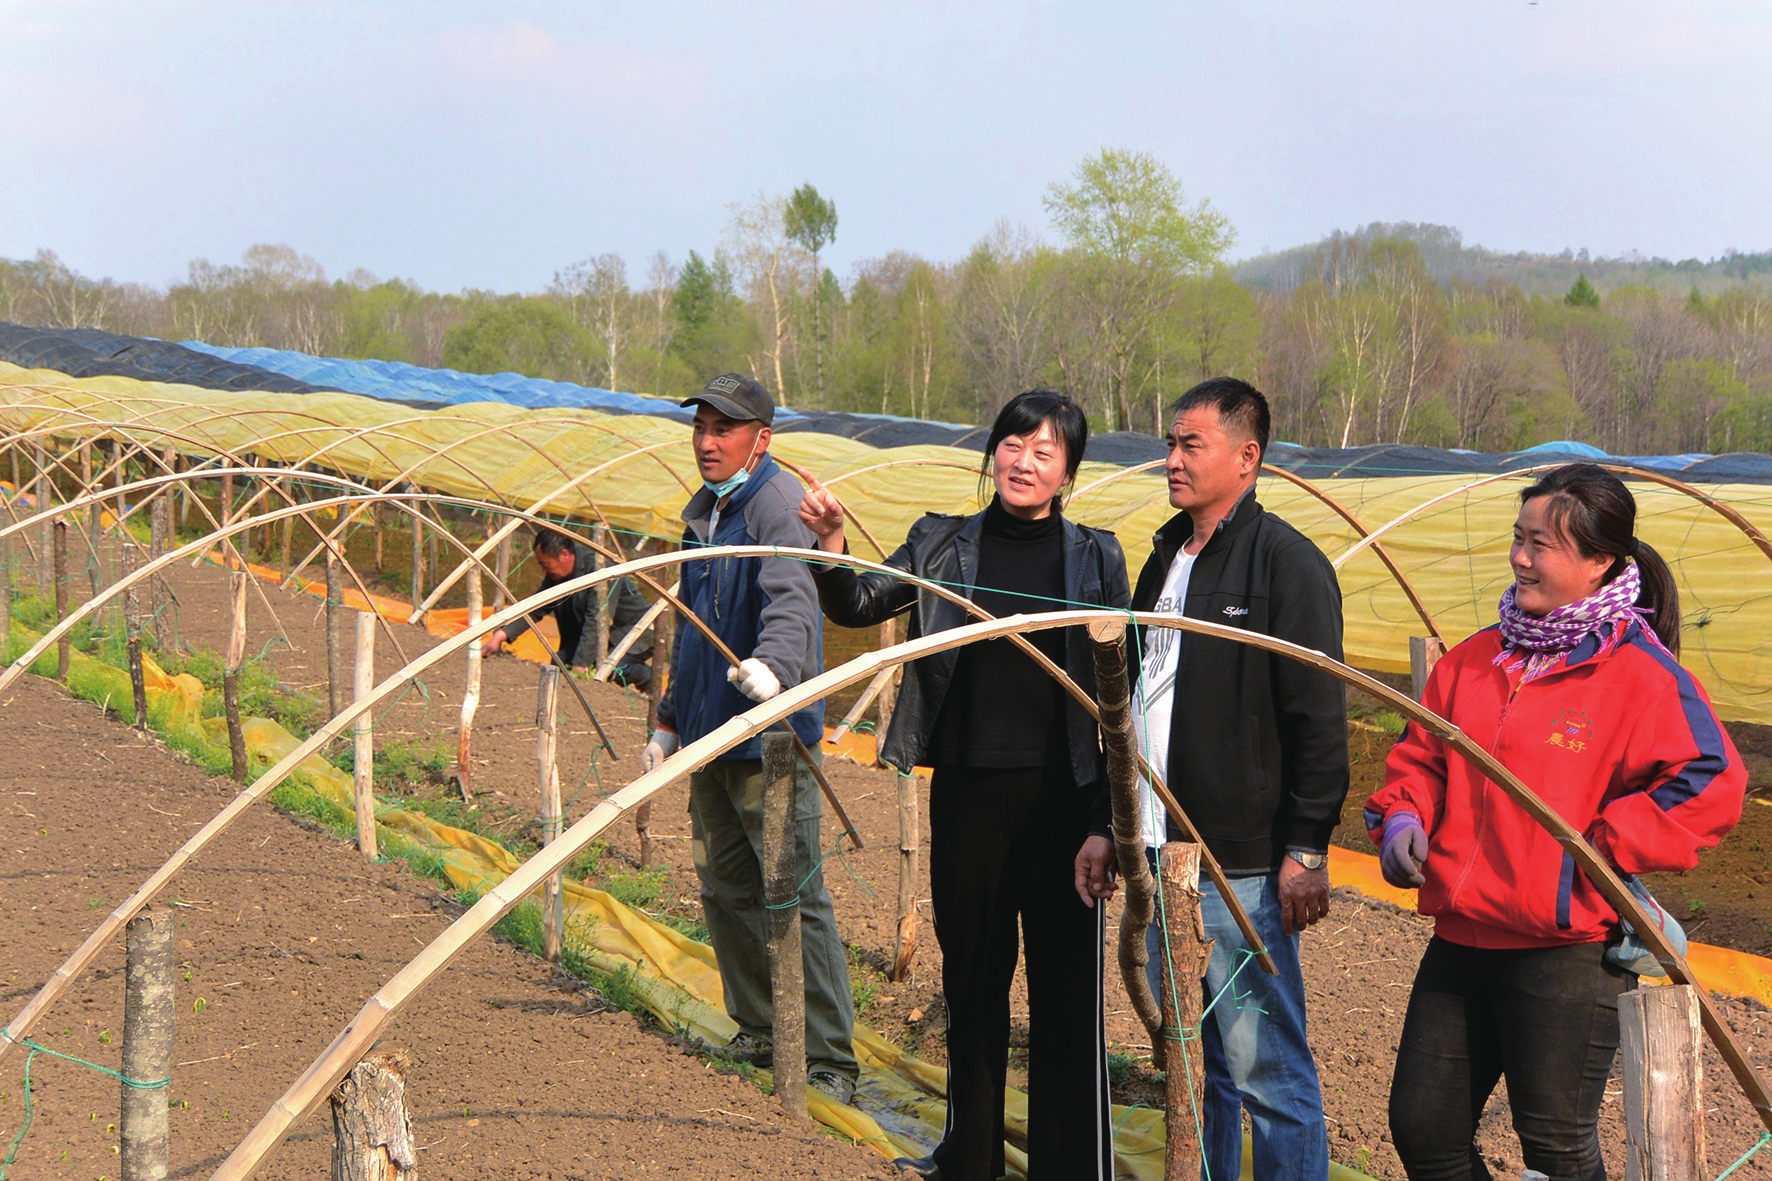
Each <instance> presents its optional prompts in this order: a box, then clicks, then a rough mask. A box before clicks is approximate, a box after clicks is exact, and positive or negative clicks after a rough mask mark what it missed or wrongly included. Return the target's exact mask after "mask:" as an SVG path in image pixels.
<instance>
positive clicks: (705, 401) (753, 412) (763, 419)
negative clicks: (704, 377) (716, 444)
mask: <svg viewBox="0 0 1772 1181" xmlns="http://www.w3.org/2000/svg"><path fill="white" fill-rule="evenodd" d="M698 402H699V403H701V404H702V405H704V406H711V407H713V408H714V409H715V410H718V411H719V412H720V413H721V414H724V415H725V416H726V417H727V418H735V419H738V420H739V421H740V422H744V421H747V420H750V419H756V420H757V421H758V422H760V423H762V424H763V425H764V426H769V425H771V424H772V423H773V422H774V421H775V399H773V398H771V397H770V396H769V391H768V390H766V389H764V388H763V383H762V382H760V381H758V380H757V379H756V378H754V377H746V376H745V375H744V374H742V373H722V374H721V375H720V376H718V377H716V378H714V379H713V380H712V381H710V382H708V384H707V385H705V386H703V387H702V391H701V393H699V394H696V395H695V396H694V397H693V398H684V399H683V401H682V403H681V404H682V405H684V406H694V405H695V404H696V403H698Z"/></svg>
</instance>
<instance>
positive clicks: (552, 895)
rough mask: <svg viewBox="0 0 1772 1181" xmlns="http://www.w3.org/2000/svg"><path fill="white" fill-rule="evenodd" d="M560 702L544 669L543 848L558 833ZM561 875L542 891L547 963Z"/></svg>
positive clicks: (555, 672)
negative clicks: (557, 731) (558, 721)
mask: <svg viewBox="0 0 1772 1181" xmlns="http://www.w3.org/2000/svg"><path fill="white" fill-rule="evenodd" d="M559 701H560V670H559V668H558V667H556V666H555V665H552V664H549V665H544V666H543V667H542V670H541V679H540V681H539V683H538V685H537V688H536V694H535V761H536V769H537V771H538V772H539V773H540V776H541V843H542V846H543V847H544V848H545V847H546V846H548V845H551V844H553V843H554V841H555V839H556V838H558V837H559V835H560V832H561V824H560V764H559V758H558V754H559V748H558V735H557V733H556V729H555V723H556V720H557V717H558V709H559ZM561 879H562V875H561V874H554V875H553V876H552V877H550V878H548V880H547V884H546V885H545V887H544V888H543V891H542V908H541V916H542V955H543V957H544V958H546V959H547V960H548V962H550V963H558V962H559V961H560V936H561V933H562V931H563V930H564V928H565V926H566V908H565V899H564V898H563V897H562V895H561V887H562V880H561Z"/></svg>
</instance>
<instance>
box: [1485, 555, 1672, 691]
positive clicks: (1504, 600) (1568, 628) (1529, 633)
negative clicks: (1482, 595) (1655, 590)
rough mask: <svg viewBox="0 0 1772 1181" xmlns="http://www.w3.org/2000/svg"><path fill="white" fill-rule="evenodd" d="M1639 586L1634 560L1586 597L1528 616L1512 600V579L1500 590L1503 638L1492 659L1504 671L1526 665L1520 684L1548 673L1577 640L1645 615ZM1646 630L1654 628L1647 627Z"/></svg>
mask: <svg viewBox="0 0 1772 1181" xmlns="http://www.w3.org/2000/svg"><path fill="white" fill-rule="evenodd" d="M1642 589H1643V580H1642V576H1641V575H1640V574H1639V573H1638V572H1637V564H1636V563H1635V562H1630V563H1627V564H1626V565H1625V567H1624V570H1623V571H1622V572H1621V573H1620V574H1619V575H1618V577H1617V578H1614V579H1613V580H1612V581H1611V582H1608V583H1607V584H1606V585H1605V586H1602V587H1601V588H1600V589H1599V590H1597V591H1595V592H1594V593H1593V594H1591V595H1589V596H1588V597H1587V598H1585V599H1579V600H1577V601H1576V602H1573V603H1565V604H1564V605H1563V606H1561V607H1558V608H1557V609H1555V610H1554V611H1551V612H1549V613H1548V614H1546V615H1542V616H1539V615H1528V614H1527V613H1526V612H1525V611H1523V610H1521V609H1520V607H1519V606H1518V605H1517V604H1515V602H1514V588H1513V586H1512V585H1511V584H1510V585H1509V586H1508V588H1507V589H1506V590H1505V591H1503V592H1501V607H1500V612H1501V638H1502V641H1503V642H1504V645H1505V646H1504V647H1503V648H1502V650H1501V655H1499V656H1497V657H1496V658H1495V663H1496V664H1497V665H1499V666H1501V667H1502V668H1505V669H1506V670H1507V671H1508V672H1513V671H1514V670H1515V669H1518V668H1521V667H1524V668H1525V670H1526V675H1525V676H1523V677H1521V678H1520V681H1521V683H1522V684H1524V683H1525V682H1526V681H1530V680H1532V679H1533V678H1534V677H1537V676H1541V675H1543V674H1544V673H1546V672H1549V671H1550V670H1551V669H1552V668H1553V667H1554V666H1555V665H1556V663H1557V662H1558V661H1559V660H1561V659H1562V658H1563V657H1564V656H1566V655H1567V654H1568V653H1569V652H1570V651H1571V650H1573V649H1574V647H1575V645H1577V644H1579V643H1581V641H1582V640H1583V639H1585V638H1587V637H1588V636H1590V635H1592V634H1594V633H1595V632H1598V631H1599V630H1600V629H1601V628H1602V627H1604V626H1605V625H1607V624H1609V623H1612V622H1614V621H1619V622H1628V621H1629V620H1630V619H1632V618H1639V619H1640V618H1642V616H1643V615H1644V614H1645V613H1644V612H1643V611H1641V610H1640V609H1639V608H1638V607H1637V605H1636V604H1637V595H1638V594H1640V593H1641V591H1642ZM1644 631H1646V632H1648V633H1649V634H1650V635H1654V632H1653V631H1652V630H1651V629H1649V628H1647V627H1645V628H1644Z"/></svg>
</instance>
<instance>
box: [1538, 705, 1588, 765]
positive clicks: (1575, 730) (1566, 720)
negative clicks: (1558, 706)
mask: <svg viewBox="0 0 1772 1181" xmlns="http://www.w3.org/2000/svg"><path fill="white" fill-rule="evenodd" d="M1593 740H1594V723H1593V719H1592V718H1590V717H1588V715H1587V711H1586V710H1584V709H1566V710H1564V711H1563V712H1562V713H1560V714H1558V715H1557V716H1556V717H1555V718H1552V719H1551V732H1550V737H1548V738H1546V739H1545V741H1546V742H1548V743H1550V744H1551V745H1552V746H1560V747H1562V748H1563V749H1565V750H1572V751H1574V752H1575V753H1576V754H1580V753H1581V752H1582V751H1584V750H1586V749H1587V746H1588V744H1589V743H1590V742H1592V741H1593Z"/></svg>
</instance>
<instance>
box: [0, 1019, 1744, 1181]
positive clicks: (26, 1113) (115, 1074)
mask: <svg viewBox="0 0 1772 1181" xmlns="http://www.w3.org/2000/svg"><path fill="white" fill-rule="evenodd" d="M0 1034H4V1035H5V1036H6V1037H7V1038H8V1039H9V1040H11V1041H13V1042H16V1043H17V1044H18V1045H21V1046H25V1047H28V1048H29V1049H30V1051H31V1052H30V1053H29V1054H26V1055H25V1091H24V1103H23V1107H22V1110H23V1116H22V1118H21V1119H20V1121H19V1125H18V1134H17V1135H16V1136H14V1137H13V1138H12V1144H11V1146H10V1147H8V1148H7V1150H6V1159H4V1160H0V1181H6V1172H7V1170H8V1169H10V1168H12V1164H13V1162H14V1161H16V1160H17V1159H18V1150H19V1147H20V1146H21V1145H23V1144H24V1142H25V1134H26V1133H27V1132H29V1131H30V1130H31V1122H32V1121H33V1120H34V1119H35V1118H36V1115H37V1111H36V1105H35V1104H34V1103H33V1102H32V1100H31V1063H32V1061H33V1060H34V1059H35V1058H36V1057H37V1055H39V1054H48V1055H49V1056H50V1057H51V1058H60V1059H61V1060H62V1061H64V1062H72V1063H74V1064H75V1065H76V1066H84V1067H86V1068H87V1069H89V1070H96V1071H98V1072H99V1073H100V1074H108V1075H110V1076H111V1077H112V1078H114V1079H116V1080H117V1081H118V1082H120V1083H122V1084H123V1085H124V1086H126V1087H134V1088H135V1089H136V1090H138V1091H160V1090H164V1089H165V1088H167V1087H170V1086H171V1085H172V1076H171V1075H167V1076H166V1077H165V1078H162V1079H153V1080H151V1081H146V1082H144V1081H143V1080H141V1079H133V1078H130V1077H129V1076H128V1075H126V1074H124V1073H123V1072H122V1071H120V1070H112V1069H111V1068H110V1067H108V1066H100V1065H99V1064H98V1063H96V1062H88V1061H87V1060H86V1059H84V1058H76V1057H74V1056H73V1055H72V1054H64V1053H62V1052H61V1051H60V1050H52V1049H50V1048H49V1047H48V1046H45V1045H43V1044H41V1043H39V1042H36V1041H33V1040H32V1039H30V1038H28V1037H27V1038H14V1037H13V1036H12V1034H11V1033H9V1032H7V1031H5V1030H0ZM1748 1155H1749V1156H1751V1155H1752V1153H1749V1154H1748ZM1746 1159H1747V1157H1743V1158H1742V1160H1746ZM1724 1175H1725V1176H1727V1175H1728V1174H1724Z"/></svg>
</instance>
